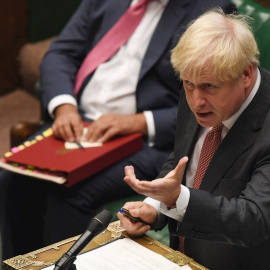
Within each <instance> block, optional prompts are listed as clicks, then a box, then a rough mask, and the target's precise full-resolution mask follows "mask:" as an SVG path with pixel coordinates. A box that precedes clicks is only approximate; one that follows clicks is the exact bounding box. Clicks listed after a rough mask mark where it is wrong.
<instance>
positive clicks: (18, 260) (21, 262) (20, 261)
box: [3, 235, 79, 270]
mask: <svg viewBox="0 0 270 270" xmlns="http://www.w3.org/2000/svg"><path fill="white" fill-rule="evenodd" d="M78 238H79V235H78V236H74V237H72V238H68V239H66V240H63V241H61V242H58V243H56V244H53V245H50V246H47V247H44V248H41V249H38V250H35V251H33V252H30V253H27V254H24V255H19V256H16V257H13V258H11V259H8V260H6V261H4V262H3V263H4V269H16V270H19V269H25V268H27V267H42V268H43V267H46V266H49V265H52V264H54V263H55V262H56V261H55V260H54V261H49V262H44V261H36V260H35V261H34V260H31V259H36V258H37V255H38V254H39V253H42V252H45V251H48V250H50V249H54V250H59V249H60V246H62V245H65V244H68V243H70V242H73V241H76V240H77V239H78ZM29 258H31V259H29Z"/></svg>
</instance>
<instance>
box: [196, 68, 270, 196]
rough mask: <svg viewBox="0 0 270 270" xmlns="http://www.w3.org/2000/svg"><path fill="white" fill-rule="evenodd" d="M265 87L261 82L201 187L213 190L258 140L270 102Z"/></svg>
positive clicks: (219, 149)
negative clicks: (238, 159)
mask: <svg viewBox="0 0 270 270" xmlns="http://www.w3.org/2000/svg"><path fill="white" fill-rule="evenodd" d="M262 74H263V73H262ZM262 81H263V76H262ZM264 87H267V86H266V83H265V82H263V83H261V86H260V88H259V90H258V92H257V94H256V96H255V97H254V99H253V100H252V102H251V103H250V104H249V106H248V107H247V108H246V110H245V111H244V112H243V113H242V115H241V116H240V117H239V119H238V120H237V121H236V123H235V124H234V126H233V127H232V128H231V130H230V131H229V132H228V134H227V136H226V137H225V138H224V140H223V141H222V142H221V144H220V146H219V148H218V150H217V151H216V153H215V155H214V156H213V158H212V161H211V162H210V164H209V166H208V169H207V171H206V173H205V176H204V178H203V180H202V183H201V186H200V189H203V190H208V191H210V192H211V191H213V189H214V188H215V187H216V185H217V184H218V183H219V181H220V179H222V177H223V175H224V174H225V173H226V172H227V170H229V168H230V167H231V165H232V164H233V163H234V162H235V161H236V159H237V158H238V157H239V156H240V155H241V154H242V153H243V152H245V151H246V150H247V149H248V148H249V147H251V146H252V145H253V144H254V142H255V141H256V139H257V135H258V132H259V131H260V130H261V128H262V126H263V122H264V119H265V115H266V112H267V111H268V109H269V104H270V97H269V95H267V94H266V93H265V91H264ZM228 157H229V158H228Z"/></svg>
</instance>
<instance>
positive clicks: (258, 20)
mask: <svg viewBox="0 0 270 270" xmlns="http://www.w3.org/2000/svg"><path fill="white" fill-rule="evenodd" d="M232 2H233V3H234V4H235V5H236V7H237V9H238V11H239V13H241V14H246V15H249V16H250V17H252V18H253V19H254V21H253V24H252V25H253V29H254V34H255V37H256V40H257V43H258V46H259V50H260V62H261V66H262V67H263V68H266V69H268V70H270V8H267V7H264V6H262V5H260V4H258V3H256V2H254V1H251V0H232Z"/></svg>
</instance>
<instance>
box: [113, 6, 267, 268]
mask: <svg viewBox="0 0 270 270" xmlns="http://www.w3.org/2000/svg"><path fill="white" fill-rule="evenodd" d="M258 59H259V51H258V47H257V44H256V41H255V39H254V36H253V34H252V32H251V30H250V28H249V25H248V18H247V17H245V16H239V15H238V16H237V15H225V14H224V13H223V12H222V11H221V10H220V9H218V10H214V11H209V12H207V13H205V14H204V15H202V16H200V17H199V18H198V19H197V20H195V21H194V22H193V23H192V24H190V26H189V27H188V29H187V30H186V32H185V33H184V34H183V35H182V37H181V38H180V41H179V42H178V44H177V45H176V47H175V48H174V49H173V53H172V57H171V61H172V64H173V66H174V68H175V70H176V71H177V72H178V73H179V74H180V77H181V79H182V80H183V88H184V92H182V93H181V97H180V102H179V106H178V119H177V128H176V140H175V145H174V152H173V153H172V154H171V155H170V157H169V159H168V161H167V162H166V163H165V164H164V166H163V169H162V171H161V173H160V175H159V176H158V178H157V179H156V180H154V181H149V182H146V181H139V180H138V179H136V175H135V171H134V168H133V167H132V166H127V167H126V168H125V173H126V177H125V178H124V180H125V182H126V183H128V184H129V185H130V186H131V187H132V188H133V189H134V190H135V191H137V192H138V193H141V194H144V195H146V196H149V197H148V198H147V199H146V200H145V201H144V202H130V203H126V205H125V206H124V207H125V208H127V209H129V210H130V214H131V215H133V216H135V217H140V218H141V219H142V220H145V221H146V222H149V223H150V224H153V226H152V227H153V228H161V227H162V226H163V225H164V224H166V222H167V220H168V221H169V228H170V234H171V246H172V247H173V248H174V249H180V251H182V252H184V253H185V254H186V255H187V256H190V257H192V258H193V259H194V260H195V261H197V262H198V263H200V264H202V265H204V266H206V267H207V268H209V269H211V270H215V269H216V270H223V269H224V270H230V269H256V270H263V269H265V270H266V269H268V268H269V264H270V257H269V252H270V239H269V238H270V211H269V209H270V140H269V138H270V111H269V108H270V73H269V72H268V71H266V70H264V69H262V68H258V66H259V60H258ZM139 179H140V178H139ZM158 213H159V215H158ZM118 216H119V218H120V219H121V225H122V227H124V228H125V229H127V231H128V232H129V233H130V234H131V235H140V234H142V233H144V232H146V231H147V230H149V229H150V226H149V225H148V226H142V224H141V223H140V222H138V223H131V222H130V220H129V219H128V218H126V217H124V216H123V215H122V214H120V213H118Z"/></svg>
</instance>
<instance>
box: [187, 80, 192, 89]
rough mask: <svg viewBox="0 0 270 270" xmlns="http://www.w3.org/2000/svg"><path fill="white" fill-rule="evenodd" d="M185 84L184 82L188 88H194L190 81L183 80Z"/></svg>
mask: <svg viewBox="0 0 270 270" xmlns="http://www.w3.org/2000/svg"><path fill="white" fill-rule="evenodd" d="M185 84H186V86H187V88H188V89H193V88H194V85H193V84H192V83H191V82H190V81H185Z"/></svg>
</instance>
